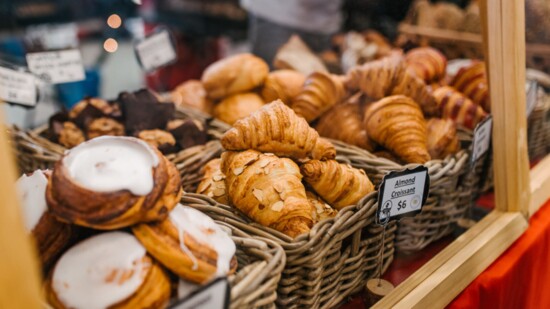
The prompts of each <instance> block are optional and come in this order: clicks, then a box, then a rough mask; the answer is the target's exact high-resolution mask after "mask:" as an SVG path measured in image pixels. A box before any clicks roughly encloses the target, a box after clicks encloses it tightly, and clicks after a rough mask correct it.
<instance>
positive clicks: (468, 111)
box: [434, 86, 487, 130]
mask: <svg viewBox="0 0 550 309" xmlns="http://www.w3.org/2000/svg"><path fill="white" fill-rule="evenodd" d="M434 98H435V101H436V102H437V104H438V106H439V109H440V110H441V118H444V119H452V120H453V121H454V122H455V123H457V124H459V125H461V126H463V127H466V128H469V129H472V130H473V129H474V128H475V127H476V126H477V124H478V123H479V122H480V121H481V120H483V119H484V118H485V117H486V116H487V113H486V112H485V111H484V110H483V108H481V106H479V105H476V104H475V103H474V102H472V100H470V99H469V98H468V97H466V96H465V95H464V94H462V93H461V92H459V91H457V90H456V89H454V88H452V87H448V86H443V87H440V88H437V89H435V90H434Z"/></svg>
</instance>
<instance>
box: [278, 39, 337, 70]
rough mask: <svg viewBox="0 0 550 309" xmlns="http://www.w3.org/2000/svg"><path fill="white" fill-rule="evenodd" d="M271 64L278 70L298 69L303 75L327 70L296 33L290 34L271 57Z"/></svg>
mask: <svg viewBox="0 0 550 309" xmlns="http://www.w3.org/2000/svg"><path fill="white" fill-rule="evenodd" d="M273 66H274V67H275V68H276V69H280V70H283V69H287V70H294V71H298V72H300V73H302V74H304V75H305V76H307V75H309V74H311V73H313V72H325V73H327V72H328V70H327V68H326V67H325V65H324V64H323V61H321V59H319V57H317V56H316V55H315V54H314V53H313V52H312V51H311V49H309V47H308V46H307V45H306V43H304V41H302V39H300V37H299V36H298V35H292V36H291V37H290V39H288V41H287V42H286V43H285V44H284V45H283V46H281V47H280V48H279V50H278V51H277V54H276V55H275V58H274V59H273Z"/></svg>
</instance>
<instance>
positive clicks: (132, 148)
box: [46, 136, 182, 230]
mask: <svg viewBox="0 0 550 309" xmlns="http://www.w3.org/2000/svg"><path fill="white" fill-rule="evenodd" d="M181 195H182V190H181V178H180V175H179V173H178V171H177V169H176V167H175V166H174V164H173V163H171V162H170V161H168V159H166V158H165V157H164V156H163V155H162V154H161V153H160V152H159V151H158V150H157V149H155V148H154V147H151V146H150V145H148V144H147V143H146V142H144V141H142V140H140V139H137V138H133V137H122V136H102V137H98V138H95V139H92V140H89V141H87V142H84V143H82V144H80V145H78V146H77V147H75V148H73V149H71V150H69V151H67V152H66V153H65V155H64V156H63V158H62V159H61V160H59V161H58V162H57V163H56V165H55V167H54V170H53V173H52V177H51V179H50V182H49V184H48V188H47V190H46V199H47V202H48V206H49V207H50V209H51V210H52V212H53V213H54V214H55V215H56V216H57V217H59V218H61V219H62V220H64V221H67V222H70V223H74V224H77V225H82V226H87V227H92V228H96V229H103V230H111V229H117V228H121V227H126V226H130V225H133V224H136V223H140V222H150V221H160V220H163V219H165V218H166V217H167V216H168V213H169V212H170V210H171V209H172V208H173V207H174V206H175V205H176V204H177V203H178V201H179V199H180V197H181Z"/></svg>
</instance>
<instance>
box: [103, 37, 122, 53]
mask: <svg viewBox="0 0 550 309" xmlns="http://www.w3.org/2000/svg"><path fill="white" fill-rule="evenodd" d="M103 48H104V49H105V50H106V51H107V52H110V53H114V52H116V50H117V49H118V42H117V41H116V40H115V39H112V38H108V39H107V40H105V42H104V43H103Z"/></svg>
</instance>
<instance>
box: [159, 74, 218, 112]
mask: <svg viewBox="0 0 550 309" xmlns="http://www.w3.org/2000/svg"><path fill="white" fill-rule="evenodd" d="M170 95H171V98H172V101H173V102H174V104H176V106H186V107H191V108H195V109H197V110H200V111H202V112H204V113H207V114H209V115H211V114H212V109H213V108H214V102H213V101H212V100H210V99H208V97H207V95H206V90H205V89H204V87H203V86H202V83H201V81H200V80H195V79H192V80H188V81H186V82H184V83H182V84H181V85H179V86H177V87H176V88H175V89H174V90H172V92H171V93H170Z"/></svg>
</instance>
